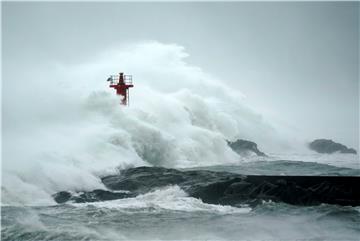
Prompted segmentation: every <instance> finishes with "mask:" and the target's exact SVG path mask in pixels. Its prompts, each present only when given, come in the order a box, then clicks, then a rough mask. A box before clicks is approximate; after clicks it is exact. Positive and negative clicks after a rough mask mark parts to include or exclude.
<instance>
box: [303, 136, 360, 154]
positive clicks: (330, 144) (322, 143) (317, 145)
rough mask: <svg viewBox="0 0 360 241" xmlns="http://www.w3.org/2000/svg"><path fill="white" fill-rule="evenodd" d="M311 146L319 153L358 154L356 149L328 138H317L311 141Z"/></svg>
mask: <svg viewBox="0 0 360 241" xmlns="http://www.w3.org/2000/svg"><path fill="white" fill-rule="evenodd" d="M309 148H310V149H311V150H313V151H316V152H318V153H327V154H331V153H334V152H340V153H349V154H356V153H357V152H356V150H355V149H353V148H348V147H347V146H345V145H343V144H340V143H337V142H334V141H333V140H328V139H317V140H314V141H312V142H310V143H309Z"/></svg>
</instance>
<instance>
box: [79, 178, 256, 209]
mask: <svg viewBox="0 0 360 241" xmlns="http://www.w3.org/2000/svg"><path fill="white" fill-rule="evenodd" d="M73 205H74V206H77V207H82V206H85V207H88V206H95V207H97V208H108V209H116V210H120V211H123V212H149V211H151V212H161V211H163V210H171V211H183V212H210V213H217V214H233V213H248V212H250V211H251V208H249V207H242V208H236V207H231V206H226V205H225V206H223V205H213V204H207V203H203V202H202V201H201V200H200V199H196V198H192V197H189V196H188V195H187V194H186V192H185V191H183V190H182V189H181V188H180V187H179V186H176V185H175V186H168V187H164V188H160V189H157V190H155V191H152V192H149V193H146V194H143V195H139V196H137V197H134V198H126V199H119V200H114V201H103V202H95V203H86V204H73Z"/></svg>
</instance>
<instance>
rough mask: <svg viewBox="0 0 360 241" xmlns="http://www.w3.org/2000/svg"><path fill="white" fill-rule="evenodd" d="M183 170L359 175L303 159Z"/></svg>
mask: <svg viewBox="0 0 360 241" xmlns="http://www.w3.org/2000/svg"><path fill="white" fill-rule="evenodd" d="M183 170H209V171H218V172H232V173H238V174H243V175H290V176H360V170H359V169H352V168H347V167H336V166H332V165H328V164H321V163H316V162H303V161H287V160H278V161H251V162H244V163H242V164H241V165H236V166H235V165H234V166H205V167H195V168H185V169H183Z"/></svg>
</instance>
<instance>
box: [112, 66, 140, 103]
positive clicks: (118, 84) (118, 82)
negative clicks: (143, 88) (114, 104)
mask: <svg viewBox="0 0 360 241" xmlns="http://www.w3.org/2000/svg"><path fill="white" fill-rule="evenodd" d="M107 81H109V82H110V86H109V87H110V88H114V89H116V94H117V95H120V96H121V102H120V104H121V105H129V88H132V87H134V85H133V84H132V76H131V75H124V73H119V75H111V76H110V77H109V78H108V79H107Z"/></svg>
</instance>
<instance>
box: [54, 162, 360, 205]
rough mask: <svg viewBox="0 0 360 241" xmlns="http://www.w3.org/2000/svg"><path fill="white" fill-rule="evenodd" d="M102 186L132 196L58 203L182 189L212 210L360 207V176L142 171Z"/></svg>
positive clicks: (65, 197)
mask: <svg viewBox="0 0 360 241" xmlns="http://www.w3.org/2000/svg"><path fill="white" fill-rule="evenodd" d="M102 182H103V183H104V184H105V186H106V187H107V188H109V189H112V190H127V191H129V192H130V193H117V192H112V191H104V190H94V191H92V192H82V193H78V194H77V195H71V194H70V193H69V192H59V193H57V194H55V195H54V199H55V200H56V201H57V202H59V203H63V202H66V201H74V202H93V201H102V200H113V199H120V198H127V197H134V196H137V195H139V194H144V193H147V192H150V191H152V190H155V189H158V188H160V187H165V186H168V185H178V186H180V187H181V188H182V189H183V190H184V191H186V192H187V193H188V195H189V196H191V197H194V198H199V199H201V200H202V201H203V202H205V203H212V204H222V205H225V204H226V205H235V206H236V205H240V204H250V205H253V204H257V203H261V202H262V201H263V200H272V201H274V202H285V203H289V204H293V205H318V204H321V203H328V204H338V205H351V206H358V205H360V188H359V187H358V183H359V182H360V177H359V176H263V175H261V176H260V175H259V176H257V175H248V176H244V175H240V174H235V173H227V172H213V171H204V170H191V171H179V170H176V169H167V168H162V167H138V168H131V169H127V170H123V171H121V172H120V174H119V175H112V176H107V177H103V178H102Z"/></svg>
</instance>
